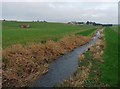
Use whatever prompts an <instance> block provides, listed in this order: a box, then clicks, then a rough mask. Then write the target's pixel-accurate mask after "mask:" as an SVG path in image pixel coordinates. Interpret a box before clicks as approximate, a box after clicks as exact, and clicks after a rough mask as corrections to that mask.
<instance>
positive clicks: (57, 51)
mask: <svg viewBox="0 0 120 89" xmlns="http://www.w3.org/2000/svg"><path fill="white" fill-rule="evenodd" d="M90 40H91V37H83V36H67V37H64V38H63V39H61V40H60V41H59V42H54V41H48V42H46V43H45V44H36V43H33V44H30V45H26V46H23V45H20V44H18V45H13V46H11V47H9V48H6V49H5V50H3V64H2V65H3V87H13V86H15V87H21V86H29V84H30V83H32V82H33V81H34V80H35V79H36V78H37V77H38V76H41V75H43V74H44V73H46V72H47V70H48V65H49V63H50V62H52V61H53V60H55V59H57V57H59V56H60V55H63V54H65V53H67V52H69V51H71V50H73V49H74V48H75V47H78V46H80V45H84V44H86V43H87V42H88V41H90Z"/></svg>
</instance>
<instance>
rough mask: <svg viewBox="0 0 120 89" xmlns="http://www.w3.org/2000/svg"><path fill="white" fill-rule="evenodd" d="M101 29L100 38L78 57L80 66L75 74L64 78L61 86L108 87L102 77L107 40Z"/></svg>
mask: <svg viewBox="0 0 120 89" xmlns="http://www.w3.org/2000/svg"><path fill="white" fill-rule="evenodd" d="M103 36H104V35H103V30H101V36H100V39H98V40H97V42H96V43H95V44H93V45H92V46H90V47H89V48H88V50H87V51H86V52H85V53H83V54H80V55H79V57H78V67H77V70H76V72H75V73H74V75H72V76H70V77H69V78H68V79H66V80H64V81H63V82H62V83H61V84H59V85H58V86H59V87H84V88H86V87H108V86H109V85H108V84H105V83H103V82H102V81H101V80H100V78H101V75H102V70H101V69H100V66H101V64H102V63H104V60H103V58H102V55H103V53H104V49H105V42H104V37H103ZM58 86H57V87H58Z"/></svg>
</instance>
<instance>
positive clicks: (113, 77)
mask: <svg viewBox="0 0 120 89" xmlns="http://www.w3.org/2000/svg"><path fill="white" fill-rule="evenodd" d="M104 34H105V41H106V49H105V53H104V55H103V59H104V61H105V62H104V63H103V64H102V65H101V70H102V76H101V81H102V82H103V83H107V84H109V85H110V86H112V87H116V86H117V85H118V34H117V33H116V32H115V31H113V30H112V28H105V30H104ZM119 45H120V44H119Z"/></svg>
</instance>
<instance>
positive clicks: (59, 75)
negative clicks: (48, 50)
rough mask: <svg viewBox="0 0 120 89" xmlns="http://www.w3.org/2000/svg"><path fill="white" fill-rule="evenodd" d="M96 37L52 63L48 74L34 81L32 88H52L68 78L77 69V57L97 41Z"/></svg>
mask: <svg viewBox="0 0 120 89" xmlns="http://www.w3.org/2000/svg"><path fill="white" fill-rule="evenodd" d="M98 37H99V36H98V35H96V36H95V37H94V38H93V40H91V41H90V42H89V43H87V44H85V45H83V46H81V47H78V48H76V49H74V50H73V51H72V52H70V53H68V54H66V55H63V56H61V57H59V58H58V59H57V60H55V61H54V62H52V63H51V64H50V66H49V71H48V73H46V74H45V75H43V76H42V77H40V78H39V79H38V80H36V81H35V82H34V84H33V85H32V87H53V86H55V85H56V84H60V83H62V82H63V80H65V79H67V78H69V77H70V76H71V75H72V74H73V73H74V72H75V71H76V69H77V67H78V55H80V54H82V53H84V52H86V50H87V49H88V47H89V46H90V45H92V44H94V43H95V42H96V41H97V39H98Z"/></svg>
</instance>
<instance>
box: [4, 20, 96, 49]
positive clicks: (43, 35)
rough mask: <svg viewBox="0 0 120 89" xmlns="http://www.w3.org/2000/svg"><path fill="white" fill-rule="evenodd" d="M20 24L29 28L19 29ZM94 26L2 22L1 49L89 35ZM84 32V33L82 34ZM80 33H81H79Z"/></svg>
mask: <svg viewBox="0 0 120 89" xmlns="http://www.w3.org/2000/svg"><path fill="white" fill-rule="evenodd" d="M21 24H29V25H30V28H20V26H19V25H21ZM95 28H96V29H97V27H95V26H90V25H89V26H88V25H70V24H65V23H45V22H15V21H3V22H2V45H3V48H6V47H8V46H11V45H13V44H29V43H33V42H36V43H39V42H41V41H47V40H54V41H57V40H59V39H60V38H62V37H64V36H66V35H71V34H76V33H79V34H80V35H82V34H83V35H89V34H90V33H89V34H88V32H87V33H86V31H88V30H89V31H90V32H93V31H94V30H93V29H95ZM83 31H85V33H84V32H83ZM80 32H82V33H80Z"/></svg>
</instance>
